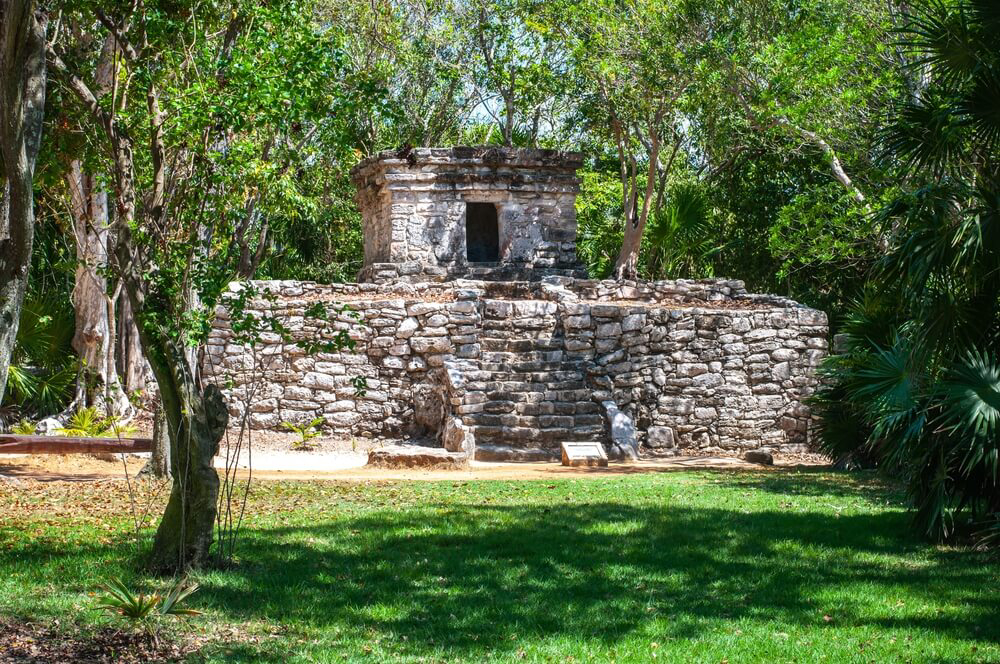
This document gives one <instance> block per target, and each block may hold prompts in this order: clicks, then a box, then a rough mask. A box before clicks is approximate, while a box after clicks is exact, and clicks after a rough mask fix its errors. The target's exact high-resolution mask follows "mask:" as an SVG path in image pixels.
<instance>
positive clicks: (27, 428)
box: [10, 419, 37, 436]
mask: <svg viewBox="0 0 1000 664" xmlns="http://www.w3.org/2000/svg"><path fill="white" fill-rule="evenodd" d="M36 428H37V425H36V424H35V423H34V422H32V421H31V420H29V419H23V420H20V421H18V422H17V423H16V424H14V426H12V427H11V428H10V432H11V433H16V434H21V435H22V436H30V435H31V434H33V433H35V429H36Z"/></svg>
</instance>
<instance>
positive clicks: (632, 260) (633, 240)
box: [615, 126, 660, 279]
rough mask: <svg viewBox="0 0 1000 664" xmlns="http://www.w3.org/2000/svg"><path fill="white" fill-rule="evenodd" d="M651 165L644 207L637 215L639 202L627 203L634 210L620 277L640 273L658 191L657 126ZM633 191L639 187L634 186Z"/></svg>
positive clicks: (620, 257) (617, 268)
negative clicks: (644, 239) (644, 242)
mask: <svg viewBox="0 0 1000 664" xmlns="http://www.w3.org/2000/svg"><path fill="white" fill-rule="evenodd" d="M651 129H652V131H651V132H650V140H651V145H650V150H649V165H648V167H647V170H646V191H645V193H644V194H643V199H642V208H640V211H639V213H638V216H634V215H635V208H636V205H637V202H633V203H632V205H631V206H630V205H628V204H626V205H625V210H626V211H628V210H632V214H633V216H632V218H629V217H628V215H626V218H625V236H624V238H622V250H621V251H620V252H619V253H618V260H616V261H615V277H617V278H618V279H635V278H636V277H637V276H638V274H639V249H640V248H641V247H642V234H643V232H644V231H645V230H646V220H647V219H648V218H649V209H650V207H651V204H652V202H653V194H654V193H655V191H656V169H657V160H658V159H659V158H660V140H659V136H658V135H657V133H656V129H655V126H654V127H651ZM632 189H633V192H634V191H635V190H636V189H637V187H635V186H633V187H632Z"/></svg>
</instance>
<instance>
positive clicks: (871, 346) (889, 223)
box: [818, 0, 1000, 541]
mask: <svg viewBox="0 0 1000 664" xmlns="http://www.w3.org/2000/svg"><path fill="white" fill-rule="evenodd" d="M900 33H901V39H900V45H901V46H902V47H903V48H904V49H905V50H907V51H908V52H909V54H910V55H911V56H912V62H913V65H912V66H913V67H914V68H916V69H917V70H918V72H919V74H920V76H919V78H920V79H922V80H923V81H924V84H923V86H922V88H921V90H920V91H919V92H918V93H917V94H916V95H914V96H913V97H912V98H910V99H908V100H906V101H905V102H903V103H902V104H901V106H900V108H899V109H898V111H897V112H896V114H895V115H896V117H895V119H894V121H893V122H892V123H891V124H890V126H889V127H888V128H887V129H886V131H885V132H884V145H885V153H886V158H887V159H888V160H890V161H891V162H893V163H894V164H895V165H896V166H898V167H899V169H900V171H901V172H902V173H903V174H904V175H903V182H904V185H905V186H904V190H905V191H906V193H905V194H904V195H903V196H901V197H900V198H898V199H897V200H895V201H894V202H892V203H891V204H890V205H888V206H886V207H885V208H884V209H883V210H881V212H880V213H879V217H880V220H881V222H882V223H883V224H884V228H885V229H886V233H887V235H888V236H889V237H890V238H891V251H890V252H889V254H888V255H887V256H886V257H885V259H884V260H883V261H882V262H881V264H880V265H879V266H878V267H877V269H876V271H875V273H874V274H873V275H872V278H871V284H870V287H871V291H872V293H873V294H874V295H873V296H872V297H870V298H868V299H866V301H865V302H864V303H863V304H861V305H859V306H858V307H856V312H855V317H854V319H853V320H852V321H851V324H850V325H849V326H848V329H847V334H848V338H849V350H848V352H847V353H846V354H843V355H840V356H835V357H834V358H832V359H831V360H830V362H829V363H828V365H827V371H828V373H829V374H830V378H831V381H830V384H829V386H828V387H827V388H826V389H825V390H824V391H823V392H822V393H821V395H820V396H819V399H818V404H819V406H820V410H821V411H822V412H823V413H824V414H825V425H824V427H823V436H822V437H823V444H824V446H825V447H826V449H827V450H828V451H830V452H832V453H836V454H844V453H845V452H846V453H850V454H853V455H856V456H863V457H865V458H868V459H871V460H873V461H875V462H876V463H877V464H878V465H879V466H880V467H882V468H885V469H887V470H890V471H892V472H894V473H897V474H899V475H901V476H902V477H904V478H905V480H906V481H907V485H908V487H909V491H910V495H911V498H912V500H913V503H914V506H915V507H916V510H917V511H916V516H917V519H916V521H917V524H918V525H919V527H920V528H921V529H922V530H923V531H924V532H925V533H927V534H928V535H930V536H932V537H936V538H939V539H944V538H948V537H950V536H952V535H953V534H955V533H956V531H957V527H956V524H957V523H959V520H958V519H956V516H957V515H958V513H960V512H962V511H965V512H967V513H968V514H969V516H970V518H971V520H972V521H973V522H975V523H979V524H981V525H983V526H984V527H986V528H994V529H996V528H998V527H1000V3H997V2H996V0H952V1H949V0H923V2H920V3H917V4H916V5H915V8H914V10H913V12H912V13H911V14H910V15H909V16H908V17H907V22H906V24H905V26H904V27H903V28H902V29H901V31H900ZM887 302H888V303H889V304H888V306H887V305H886V303H887ZM851 436H854V437H855V439H854V440H853V441H852V440H850V437H851ZM993 539H994V541H995V540H996V538H995V537H994V538H993Z"/></svg>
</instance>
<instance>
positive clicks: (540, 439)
mask: <svg viewBox="0 0 1000 664" xmlns="http://www.w3.org/2000/svg"><path fill="white" fill-rule="evenodd" d="M469 427H470V428H471V429H472V432H473V433H474V434H475V436H476V445H477V446H478V445H479V444H481V443H482V444H491V443H500V444H504V445H512V446H516V447H521V446H523V445H524V443H532V444H535V445H542V446H545V447H548V446H558V445H559V444H560V443H561V442H563V441H566V440H574V441H590V440H595V441H597V440H603V439H604V427H603V426H597V425H585V426H573V427H547V428H537V427H525V426H518V427H507V426H500V425H484V424H474V423H471V422H470V423H469Z"/></svg>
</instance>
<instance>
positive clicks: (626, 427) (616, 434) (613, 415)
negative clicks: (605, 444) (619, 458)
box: [601, 400, 639, 460]
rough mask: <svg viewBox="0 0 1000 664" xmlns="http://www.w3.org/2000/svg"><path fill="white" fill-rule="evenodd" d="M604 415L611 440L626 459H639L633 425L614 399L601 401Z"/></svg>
mask: <svg viewBox="0 0 1000 664" xmlns="http://www.w3.org/2000/svg"><path fill="white" fill-rule="evenodd" d="M601 406H603V408H604V412H605V416H606V417H607V419H608V423H609V425H610V428H611V442H612V444H614V445H615V447H616V448H617V449H618V451H619V452H620V453H621V454H623V455H624V456H625V458H626V459H630V460H638V459H639V441H638V439H637V438H636V433H635V425H634V424H633V422H632V418H631V417H629V416H628V414H626V413H624V412H622V411H621V410H619V409H618V406H617V405H616V404H615V402H614V401H610V400H609V401H603V402H601Z"/></svg>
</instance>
